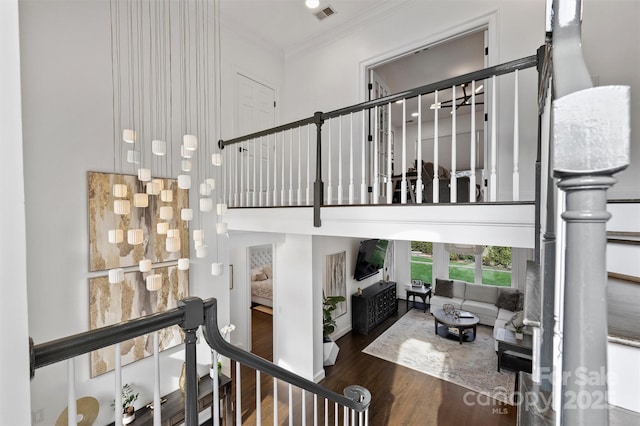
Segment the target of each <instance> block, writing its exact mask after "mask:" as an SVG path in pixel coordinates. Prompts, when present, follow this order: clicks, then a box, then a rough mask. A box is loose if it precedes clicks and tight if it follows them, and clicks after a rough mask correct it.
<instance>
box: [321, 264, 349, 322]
mask: <svg viewBox="0 0 640 426" xmlns="http://www.w3.org/2000/svg"><path fill="white" fill-rule="evenodd" d="M324 294H325V295H326V296H327V297H328V296H343V297H344V298H345V299H346V298H347V252H346V251H343V252H340V253H336V254H329V255H327V258H326V268H325V280H324ZM346 313H347V302H340V303H338V305H337V306H336V310H335V311H333V315H334V317H333V318H334V319H335V318H338V317H340V316H342V315H344V314H346Z"/></svg>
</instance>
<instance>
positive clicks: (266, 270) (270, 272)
mask: <svg viewBox="0 0 640 426" xmlns="http://www.w3.org/2000/svg"><path fill="white" fill-rule="evenodd" d="M262 270H263V271H264V274H265V275H266V276H267V278H271V277H272V276H273V270H272V269H271V265H265V266H264V267H263V268H262Z"/></svg>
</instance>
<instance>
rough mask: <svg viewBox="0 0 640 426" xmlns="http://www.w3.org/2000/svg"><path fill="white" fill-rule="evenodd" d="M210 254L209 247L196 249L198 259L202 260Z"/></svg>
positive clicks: (203, 246)
mask: <svg viewBox="0 0 640 426" xmlns="http://www.w3.org/2000/svg"><path fill="white" fill-rule="evenodd" d="M208 253H209V247H207V246H205V245H201V246H200V247H198V248H196V257H197V258H199V259H202V258H203V257H207V254H208Z"/></svg>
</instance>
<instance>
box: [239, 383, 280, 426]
mask: <svg viewBox="0 0 640 426" xmlns="http://www.w3.org/2000/svg"><path fill="white" fill-rule="evenodd" d="M238 424H239V425H241V424H242V423H241V422H238ZM273 424H274V425H277V424H279V422H278V379H276V378H275V377H274V378H273Z"/></svg>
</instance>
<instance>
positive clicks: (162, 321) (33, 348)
mask: <svg viewBox="0 0 640 426" xmlns="http://www.w3.org/2000/svg"><path fill="white" fill-rule="evenodd" d="M217 317H218V310H217V300H216V299H214V298H211V299H207V300H205V301H203V300H202V299H200V298H197V297H188V298H185V299H182V300H180V301H179V302H178V307H176V308H173V309H170V310H167V311H165V312H161V313H157V314H152V315H148V316H145V317H141V318H136V319H132V320H129V321H126V322H123V323H120V324H114V325H110V326H106V327H101V328H99V329H96V330H91V331H86V332H82V333H78V334H74V335H71V336H67V337H63V338H60V339H56V340H52V341H49V342H46V343H41V344H38V345H34V344H33V342H32V341H31V342H30V359H31V362H30V364H31V365H30V370H31V377H32V378H33V376H34V374H35V370H36V369H38V368H41V367H44V366H47V365H50V364H54V363H57V362H60V361H64V360H67V359H71V358H74V357H76V356H79V355H83V354H85V353H88V352H91V351H94V350H96V349H100V348H104V347H107V346H111V345H114V344H116V343H120V342H124V341H126V340H128V339H131V338H134V337H137V336H141V335H144V334H147V333H151V332H154V331H157V330H161V329H163V328H166V327H170V326H173V325H179V326H180V327H182V328H183V330H184V332H185V363H186V389H185V421H186V424H187V425H196V424H197V418H198V417H197V416H198V410H197V377H196V352H195V345H196V331H197V329H198V328H199V327H200V326H201V325H205V327H204V334H205V338H206V341H207V343H208V344H209V346H210V347H211V348H212V349H213V350H215V351H216V352H218V353H220V354H222V355H224V356H227V357H229V358H230V359H232V360H234V361H237V362H240V363H242V364H245V365H247V366H249V367H252V368H254V369H256V370H260V371H264V372H265V373H267V374H269V375H271V376H272V377H274V378H276V379H280V380H283V381H286V382H287V383H291V384H293V385H295V386H297V387H299V388H301V389H305V390H307V391H309V392H312V393H314V394H317V395H320V396H323V397H325V398H328V399H330V400H331V401H334V402H337V403H339V404H341V405H343V406H345V407H348V408H349V409H352V410H356V411H358V412H362V411H364V410H365V409H366V408H367V407H368V406H369V403H370V401H371V394H370V393H369V391H367V390H366V389H364V388H362V387H360V386H350V387H348V388H346V389H345V395H348V397H347V396H343V395H340V394H338V393H336V392H333V391H330V390H328V389H326V388H324V387H322V386H320V385H318V384H316V383H314V382H312V381H309V380H307V379H304V378H302V377H300V376H298V375H296V374H294V373H292V372H290V371H288V370H285V369H284V368H282V367H279V366H277V365H275V364H272V363H271V362H269V361H267V360H265V359H263V358H260V357H257V356H255V355H253V354H251V353H248V352H245V351H243V350H242V349H238V348H236V347H235V346H232V345H231V344H229V343H227V341H226V340H224V338H223V337H222V336H221V335H220V330H219V329H218V324H217Z"/></svg>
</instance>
